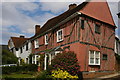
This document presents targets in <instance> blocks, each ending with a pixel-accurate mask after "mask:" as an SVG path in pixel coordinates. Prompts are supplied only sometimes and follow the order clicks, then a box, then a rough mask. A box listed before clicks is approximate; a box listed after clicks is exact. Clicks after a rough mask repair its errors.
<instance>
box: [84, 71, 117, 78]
mask: <svg viewBox="0 0 120 80" xmlns="http://www.w3.org/2000/svg"><path fill="white" fill-rule="evenodd" d="M114 73H115V72H114V71H104V72H103V71H101V72H83V78H86V79H87V78H97V77H101V76H105V75H110V74H114Z"/></svg>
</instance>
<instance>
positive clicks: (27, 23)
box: [2, 3, 39, 32]
mask: <svg viewBox="0 0 120 80" xmlns="http://www.w3.org/2000/svg"><path fill="white" fill-rule="evenodd" d="M17 4H18V5H20V3H4V4H3V6H2V26H4V27H6V28H7V27H8V26H11V25H15V26H18V27H19V28H20V29H21V30H22V31H23V32H24V30H27V29H29V28H31V27H32V26H33V25H34V24H36V23H39V22H37V21H35V20H33V19H32V18H31V17H29V16H26V15H25V14H23V13H21V12H20V11H19V10H18V7H17V6H18V5H17ZM21 5H26V3H21ZM29 6H31V4H29ZM31 7H34V6H31ZM35 7H36V6H35ZM19 8H20V7H19ZM22 8H23V7H22ZM22 8H21V9H22ZM34 9H35V8H32V9H28V8H27V9H26V10H29V11H33V10H34Z"/></svg>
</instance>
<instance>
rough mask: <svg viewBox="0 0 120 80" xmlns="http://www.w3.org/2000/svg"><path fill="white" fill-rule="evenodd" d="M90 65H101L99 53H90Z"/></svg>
mask: <svg viewBox="0 0 120 80" xmlns="http://www.w3.org/2000/svg"><path fill="white" fill-rule="evenodd" d="M89 65H100V52H99V51H92V50H91V51H89Z"/></svg>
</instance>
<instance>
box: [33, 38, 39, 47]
mask: <svg viewBox="0 0 120 80" xmlns="http://www.w3.org/2000/svg"><path fill="white" fill-rule="evenodd" d="M34 45H35V48H39V41H38V39H36V40H34Z"/></svg>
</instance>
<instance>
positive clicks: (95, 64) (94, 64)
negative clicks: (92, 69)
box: [89, 64, 100, 66]
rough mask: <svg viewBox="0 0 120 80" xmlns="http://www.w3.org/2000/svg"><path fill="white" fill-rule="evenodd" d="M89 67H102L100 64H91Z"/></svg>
mask: <svg viewBox="0 0 120 80" xmlns="http://www.w3.org/2000/svg"><path fill="white" fill-rule="evenodd" d="M89 66H100V64H89Z"/></svg>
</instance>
